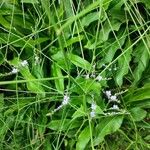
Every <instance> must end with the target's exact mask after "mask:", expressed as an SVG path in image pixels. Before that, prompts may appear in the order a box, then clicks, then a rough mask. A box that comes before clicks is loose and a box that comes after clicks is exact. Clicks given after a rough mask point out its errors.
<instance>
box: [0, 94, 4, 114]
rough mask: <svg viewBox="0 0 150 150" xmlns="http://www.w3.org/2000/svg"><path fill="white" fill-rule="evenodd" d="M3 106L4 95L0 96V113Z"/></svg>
mask: <svg viewBox="0 0 150 150" xmlns="http://www.w3.org/2000/svg"><path fill="white" fill-rule="evenodd" d="M3 106H4V94H0V112H1V109H2V108H3Z"/></svg>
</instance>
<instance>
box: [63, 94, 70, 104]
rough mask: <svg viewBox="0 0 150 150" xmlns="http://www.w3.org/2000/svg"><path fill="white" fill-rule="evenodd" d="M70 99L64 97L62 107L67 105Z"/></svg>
mask: <svg viewBox="0 0 150 150" xmlns="http://www.w3.org/2000/svg"><path fill="white" fill-rule="evenodd" d="M69 100H70V97H69V96H67V95H65V96H64V98H63V101H62V105H67V104H68V103H69Z"/></svg>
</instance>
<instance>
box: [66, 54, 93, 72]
mask: <svg viewBox="0 0 150 150" xmlns="http://www.w3.org/2000/svg"><path fill="white" fill-rule="evenodd" d="M68 58H69V60H70V61H71V62H72V63H73V64H74V65H76V66H77V67H80V68H82V69H85V70H90V69H91V64H90V63H89V62H88V61H87V60H85V59H83V58H81V57H79V56H78V55H74V54H72V53H68Z"/></svg>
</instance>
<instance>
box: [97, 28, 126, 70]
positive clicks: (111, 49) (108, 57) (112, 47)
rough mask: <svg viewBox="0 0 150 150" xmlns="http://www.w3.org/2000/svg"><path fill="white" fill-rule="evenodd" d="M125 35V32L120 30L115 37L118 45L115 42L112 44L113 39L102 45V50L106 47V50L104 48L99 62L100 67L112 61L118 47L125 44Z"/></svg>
mask: <svg viewBox="0 0 150 150" xmlns="http://www.w3.org/2000/svg"><path fill="white" fill-rule="evenodd" d="M125 34H126V30H125V29H121V30H120V31H119V32H118V35H117V38H118V41H119V43H118V42H117V41H115V42H114V40H115V39H110V40H108V42H105V43H104V49H105V47H108V48H106V50H105V52H104V56H103V59H102V60H101V61H100V62H99V66H100V67H101V66H102V64H105V63H106V64H107V63H110V62H111V61H112V60H113V58H114V55H115V53H116V51H117V50H118V49H120V46H122V45H123V44H124V42H125V39H126V36H125Z"/></svg>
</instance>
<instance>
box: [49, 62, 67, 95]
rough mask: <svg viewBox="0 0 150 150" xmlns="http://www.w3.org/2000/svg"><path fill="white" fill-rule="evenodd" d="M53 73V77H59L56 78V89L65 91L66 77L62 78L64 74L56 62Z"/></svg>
mask: <svg viewBox="0 0 150 150" xmlns="http://www.w3.org/2000/svg"><path fill="white" fill-rule="evenodd" d="M52 74H53V77H58V79H56V80H55V86H56V89H57V90H58V92H61V93H63V92H64V79H63V78H62V77H63V74H62V72H61V69H60V67H59V66H58V65H57V64H55V63H53V65H52Z"/></svg>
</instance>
